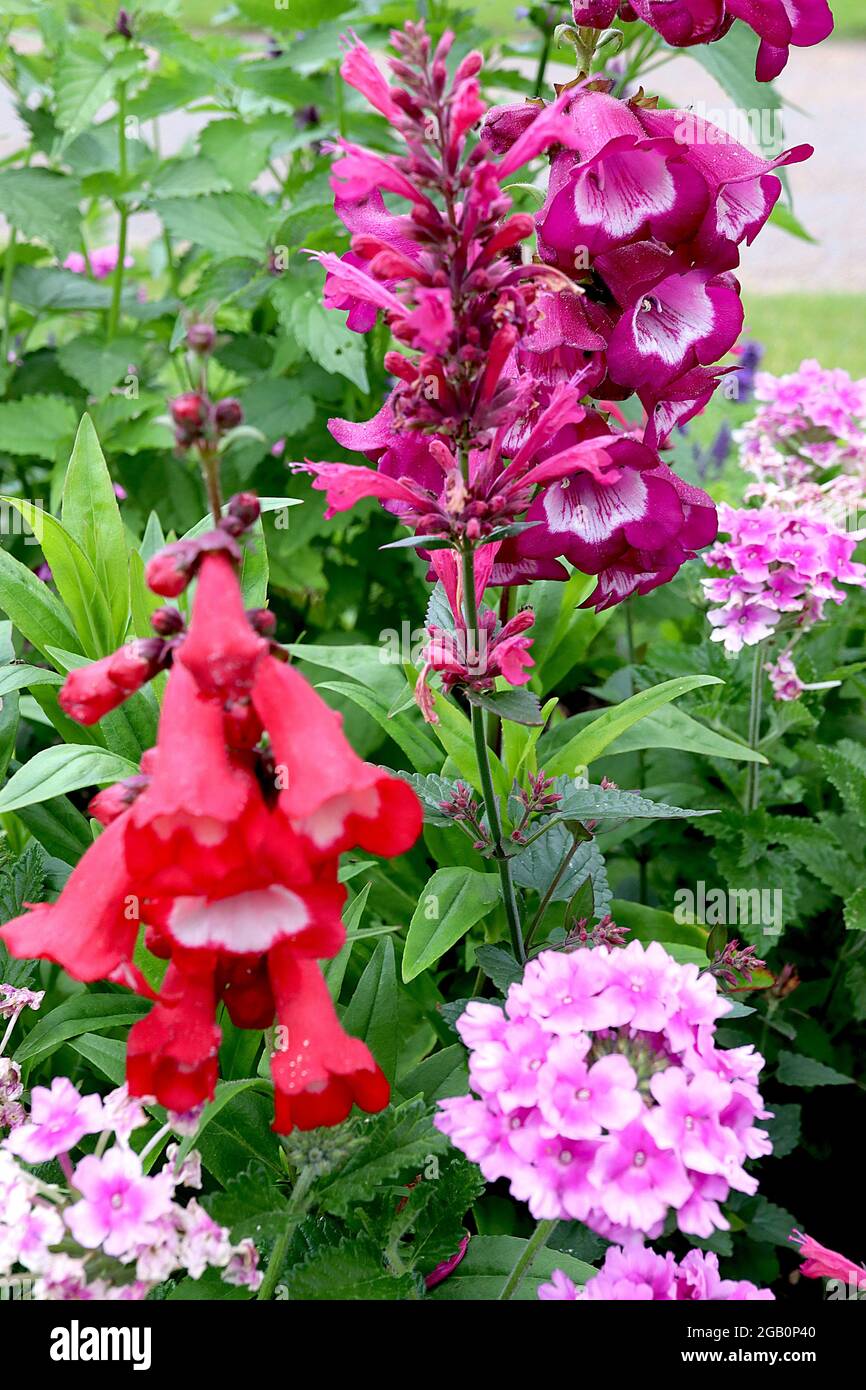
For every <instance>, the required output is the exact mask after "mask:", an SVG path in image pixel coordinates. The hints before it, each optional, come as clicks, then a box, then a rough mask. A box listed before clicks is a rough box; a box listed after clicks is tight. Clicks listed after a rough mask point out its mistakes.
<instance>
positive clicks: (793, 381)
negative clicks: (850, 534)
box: [735, 360, 866, 526]
mask: <svg viewBox="0 0 866 1390" xmlns="http://www.w3.org/2000/svg"><path fill="white" fill-rule="evenodd" d="M755 396H756V399H757V400H758V401H759V402H760V405H759V408H758V410H757V412H756V414H755V415H754V417H753V418H752V419H751V420H749V421H748V422H747V423H746V424H745V425H744V426H743V427H742V429H740V430H738V431H737V434H736V436H735V438H736V440H737V443H738V444H739V447H740V462H741V463H742V465H743V467H744V468H745V470H746V472H747V473H751V474H752V476H753V477H754V478H755V482H754V483H751V484H750V485H749V487H748V488H747V490H746V497H747V498H758V499H760V501H761V502H763V503H765V504H770V505H773V506H778V507H782V508H787V509H788V510H791V511H794V510H798V511H802V510H808V511H810V512H819V513H821V514H822V515H824V516H830V517H832V518H833V519H834V520H835V521H836V522H837V523H838V524H839V525H840V526H844V525H845V524H846V521H847V520H848V519H849V518H850V517H851V516H852V515H854V516H856V515H857V514H858V513H862V512H863V511H864V510H866V380H862V381H852V379H851V377H850V376H849V375H848V373H847V372H845V371H842V370H841V369H837V370H829V369H825V368H823V367H822V366H821V364H820V363H819V362H816V361H814V360H809V361H806V362H802V363H801V364H800V366H799V368H798V369H797V371H796V372H792V373H790V374H789V375H788V376H781V377H777V376H772V375H771V374H770V373H769V372H759V373H758V374H757V376H756V378H755Z"/></svg>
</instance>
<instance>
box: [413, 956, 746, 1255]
mask: <svg viewBox="0 0 866 1390" xmlns="http://www.w3.org/2000/svg"><path fill="white" fill-rule="evenodd" d="M728 1007H729V1006H728V1005H727V1003H726V1002H725V1001H724V1000H723V999H722V998H721V997H720V996H719V995H718V994H717V992H716V986H715V982H714V981H713V979H712V978H711V977H710V976H708V975H704V976H700V975H699V973H698V968H697V966H695V965H678V964H677V962H676V961H674V960H673V958H672V957H671V956H670V955H668V953H667V951H665V950H664V948H663V947H662V946H660V945H659V944H658V943H657V942H653V943H652V944H650V945H649V946H647V947H645V946H644V945H643V944H642V943H641V942H639V941H632V942H631V944H630V945H629V946H627V947H626V948H625V949H615V950H612V951H611V950H608V949H607V948H606V947H604V946H600V947H597V948H596V949H594V950H585V951H575V952H572V953H560V952H555V951H545V952H543V953H542V954H541V955H540V956H538V957H537V959H536V960H534V961H531V962H530V963H529V965H528V966H527V967H526V971H525V974H524V977H523V980H522V981H521V982H519V983H517V984H514V985H512V986H511V988H510V989H509V991H508V997H507V1000H506V1004H505V1009H504V1011H503V1010H501V1009H500V1008H498V1007H497V1006H496V1005H494V1004H487V1003H481V1002H477V1001H473V1002H472V1003H470V1004H469V1005H468V1007H467V1009H466V1012H465V1013H464V1014H463V1015H462V1017H461V1018H460V1020H459V1022H458V1025H457V1026H458V1029H459V1032H460V1035H461V1037H462V1038H463V1041H464V1042H465V1043H466V1045H467V1047H468V1048H469V1052H470V1062H469V1080H470V1085H471V1086H472V1088H473V1090H474V1091H475V1092H476V1093H477V1094H476V1096H473V1095H467V1096H456V1097H453V1098H451V1099H448V1100H443V1101H441V1102H440V1108H439V1114H438V1116H437V1119H436V1124H437V1126H438V1128H439V1129H441V1130H442V1131H443V1132H444V1133H445V1134H448V1135H449V1136H450V1138H451V1141H452V1143H453V1144H455V1145H456V1146H457V1148H459V1149H461V1150H462V1151H463V1152H464V1153H465V1154H466V1156H467V1158H469V1159H471V1160H472V1162H474V1163H477V1164H478V1165H479V1167H480V1168H481V1171H482V1173H483V1174H484V1176H485V1177H486V1178H487V1179H488V1180H489V1181H491V1182H494V1181H496V1180H497V1179H499V1178H507V1179H508V1180H509V1182H510V1184H511V1191H512V1193H513V1195H514V1196H515V1197H517V1198H518V1199H519V1200H521V1201H524V1202H527V1203H528V1205H529V1209H530V1211H531V1212H532V1214H533V1216H535V1217H536V1218H539V1219H542V1218H544V1219H557V1218H562V1219H572V1220H577V1221H583V1222H585V1223H586V1224H587V1225H588V1226H590V1227H591V1228H592V1229H593V1230H595V1231H597V1232H599V1234H601V1235H604V1236H607V1237H609V1238H610V1239H613V1240H620V1241H623V1242H625V1241H626V1240H632V1241H633V1240H634V1237H635V1233H636V1232H640V1233H643V1234H644V1235H648V1236H650V1237H654V1236H656V1235H658V1234H659V1232H660V1231H661V1229H662V1226H663V1224H664V1221H665V1218H666V1216H667V1215H668V1213H669V1212H670V1211H675V1212H676V1216H677V1224H678V1226H679V1228H680V1230H681V1231H685V1232H687V1233H689V1234H692V1235H696V1236H701V1237H707V1236H709V1235H711V1234H712V1232H713V1230H714V1229H715V1228H722V1229H726V1228H727V1225H728V1222H727V1220H726V1218H725V1217H724V1215H723V1214H722V1212H721V1209H720V1207H719V1203H720V1202H722V1201H724V1200H725V1199H726V1198H727V1196H728V1193H729V1191H730V1189H731V1188H732V1187H733V1188H736V1189H737V1190H738V1191H740V1192H746V1193H749V1194H751V1193H754V1192H755V1191H756V1189H757V1182H756V1180H755V1179H754V1178H753V1177H752V1176H751V1175H750V1174H749V1173H747V1172H746V1170H745V1168H744V1166H743V1165H744V1163H745V1161H746V1160H747V1159H750V1158H759V1157H760V1156H761V1155H763V1154H767V1153H769V1152H770V1149H771V1144H770V1141H769V1138H768V1136H767V1133H766V1131H765V1130H764V1129H762V1128H760V1127H759V1126H758V1125H757V1121H758V1120H760V1119H764V1118H766V1117H767V1115H768V1112H767V1111H766V1110H765V1109H764V1107H763V1102H762V1100H761V1096H760V1093H759V1092H758V1089H757V1085H756V1082H757V1077H758V1073H759V1072H760V1070H761V1067H762V1066H763V1058H762V1057H761V1056H759V1055H758V1054H757V1053H756V1052H755V1051H754V1050H753V1048H751V1047H744V1048H736V1049H733V1050H730V1051H724V1050H722V1049H719V1048H717V1047H716V1045H715V1040H714V1032H715V1023H716V1020H717V1019H718V1018H719V1017H720V1016H722V1015H723V1014H725V1013H726V1012H727V1011H728Z"/></svg>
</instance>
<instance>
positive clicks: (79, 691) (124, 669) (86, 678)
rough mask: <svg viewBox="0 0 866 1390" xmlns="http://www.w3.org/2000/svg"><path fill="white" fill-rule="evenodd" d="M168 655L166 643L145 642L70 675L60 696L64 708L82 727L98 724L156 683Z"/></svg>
mask: <svg viewBox="0 0 866 1390" xmlns="http://www.w3.org/2000/svg"><path fill="white" fill-rule="evenodd" d="M165 654H166V646H165V643H164V642H162V641H161V640H160V639H159V638H158V637H154V638H141V639H139V640H137V641H135V642H130V643H128V645H127V646H125V647H120V648H119V649H118V650H117V651H116V652H112V653H111V656H104V657H103V658H102V659H101V660H100V661H93V662H91V663H90V665H89V666H80V667H79V668H78V669H77V670H75V671H70V672H69V675H68V676H67V677H66V680H65V681H64V682H63V685H62V687H61V689H60V691H59V693H58V696H57V699H58V703H59V704H60V708H61V709H62V710H63V711H64V712H65V713H66V714H68V715H69V717H70V719H76V720H77V721H78V723H79V724H95V723H96V722H97V720H99V719H102V717H103V715H106V714H108V713H109V712H110V711H111V710H113V709H117V706H118V705H122V704H123V702H124V700H127V699H128V698H129V696H130V695H132V694H134V693H135V691H136V690H140V689H141V687H142V686H143V685H145V684H146V683H147V681H149V680H152V679H153V677H154V676H155V675H156V673H157V671H160V670H161V669H162V667H163V663H164V658H165Z"/></svg>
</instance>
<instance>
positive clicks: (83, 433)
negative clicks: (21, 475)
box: [49, 415, 129, 644]
mask: <svg viewBox="0 0 866 1390" xmlns="http://www.w3.org/2000/svg"><path fill="white" fill-rule="evenodd" d="M61 519H62V521H63V525H64V526H65V527H66V529H67V531H68V532H69V533H70V535H71V536H73V537H74V539H75V540H76V541H77V542H78V544H79V545H80V546H81V549H82V550H83V551H84V553H85V555H86V556H87V558H88V559H89V560H90V563H91V564H92V565H93V568H94V571H95V573H96V577H97V579H98V581H99V585H100V588H101V590H102V593H103V594H104V595H105V596H106V597H107V599H108V604H109V609H110V612H111V621H112V627H113V640H114V642H115V643H118V644H119V643H120V642H122V641H123V638H124V636H125V635H126V628H127V624H128V620H129V597H128V587H129V586H128V578H127V566H128V560H127V547H126V530H125V528H124V525H123V521H122V520H121V516H120V508H119V507H118V505H117V497H116V495H115V491H114V485H113V483H112V480H111V474H110V473H109V471H108V466H107V464H106V462H105V458H104V456H103V453H102V450H101V448H100V447H99V440H98V439H97V437H96V430H95V429H94V428H93V422H92V421H91V419H90V416H89V415H83V416H82V418H81V424H80V425H79V426H78V433H77V435H76V436H75V444H74V445H73V449H72V457H71V458H70V460H69V467H68V468H67V470H66V478H65V480H64V483H63V503H62V510H61ZM50 563H51V562H50V561H49V564H50Z"/></svg>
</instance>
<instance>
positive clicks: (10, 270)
mask: <svg viewBox="0 0 866 1390" xmlns="http://www.w3.org/2000/svg"><path fill="white" fill-rule="evenodd" d="M16 236H17V232H16V230H15V228H14V227H10V228H9V240H8V241H7V243H6V253H5V255H4V257H3V346H2V349H0V353H2V356H0V371H5V370H6V368H7V366H8V365H9V342H10V320H11V318H12V277H13V276H14V274H15V238H16Z"/></svg>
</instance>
